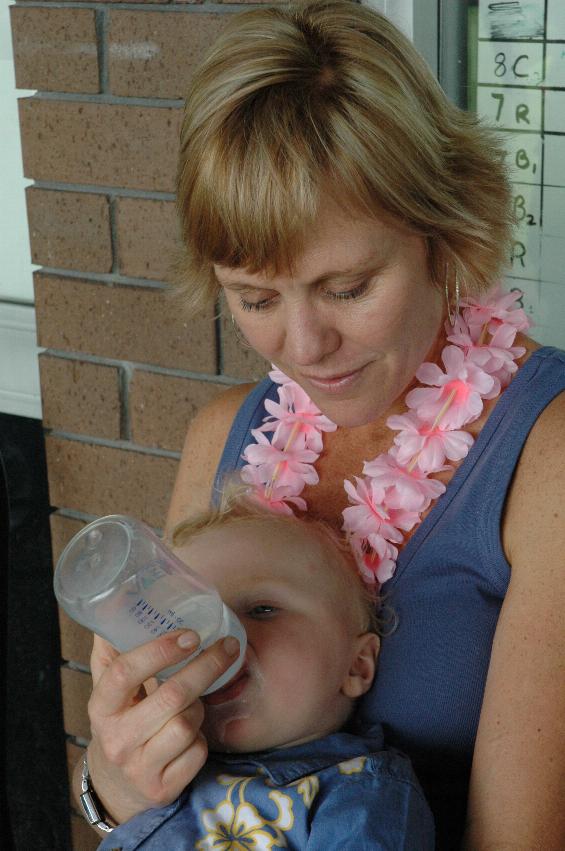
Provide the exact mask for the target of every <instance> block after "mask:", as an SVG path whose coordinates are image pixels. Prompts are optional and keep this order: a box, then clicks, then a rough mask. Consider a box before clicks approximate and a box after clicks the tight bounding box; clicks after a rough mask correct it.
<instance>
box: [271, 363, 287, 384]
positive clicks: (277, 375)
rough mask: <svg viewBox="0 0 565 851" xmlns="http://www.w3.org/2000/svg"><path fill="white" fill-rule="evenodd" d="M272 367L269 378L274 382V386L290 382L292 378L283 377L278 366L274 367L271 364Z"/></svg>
mask: <svg viewBox="0 0 565 851" xmlns="http://www.w3.org/2000/svg"><path fill="white" fill-rule="evenodd" d="M271 366H272V367H273V368H272V370H271V371H270V373H269V378H270V379H271V381H274V382H275V384H288V382H289V381H292V378H289V377H288V375H285V374H284V372H282V371H281V370H280V369H279V368H278V366H275V364H274V363H272V364H271Z"/></svg>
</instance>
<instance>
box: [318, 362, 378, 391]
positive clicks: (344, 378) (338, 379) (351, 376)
mask: <svg viewBox="0 0 565 851" xmlns="http://www.w3.org/2000/svg"><path fill="white" fill-rule="evenodd" d="M364 369H365V366H361V367H359V369H355V370H353V372H345V373H342V374H341V375H334V376H331V377H330V378H322V377H315V376H310V375H305V376H303V378H304V379H305V380H306V381H307V382H309V383H310V384H311V385H312V386H313V387H318V388H319V389H320V390H325V392H326V393H339V392H340V391H341V390H345V389H346V388H349V387H351V385H352V384H354V383H355V382H356V381H357V380H358V378H359V377H360V375H361V373H362V372H363V370H364Z"/></svg>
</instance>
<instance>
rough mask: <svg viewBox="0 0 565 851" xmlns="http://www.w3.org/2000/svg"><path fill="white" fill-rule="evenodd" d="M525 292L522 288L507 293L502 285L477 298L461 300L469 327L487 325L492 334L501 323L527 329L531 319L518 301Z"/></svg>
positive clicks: (519, 329) (517, 328)
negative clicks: (519, 305)
mask: <svg viewBox="0 0 565 851" xmlns="http://www.w3.org/2000/svg"><path fill="white" fill-rule="evenodd" d="M522 295H523V293H522V292H521V291H520V290H514V291H513V292H509V293H505V292H504V291H503V289H502V287H501V286H497V287H495V288H494V289H493V290H491V291H490V292H488V293H486V294H485V295H483V296H478V297H477V298H472V297H468V298H464V299H462V300H461V306H462V307H463V308H465V309H464V310H463V316H464V318H465V321H466V322H467V324H468V325H469V327H473V326H479V327H480V328H482V327H483V326H485V325H486V326H487V327H488V330H489V331H490V333H491V334H494V332H495V331H496V329H497V328H498V327H499V326H500V325H501V324H505V325H510V326H512V327H513V328H514V329H515V331H527V329H528V328H529V327H530V324H531V323H530V320H529V319H528V317H527V316H526V314H525V312H524V311H523V310H522V309H521V308H520V307H518V305H517V304H516V302H517V301H518V299H519V298H521V297H522Z"/></svg>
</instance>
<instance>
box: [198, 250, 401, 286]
mask: <svg viewBox="0 0 565 851" xmlns="http://www.w3.org/2000/svg"><path fill="white" fill-rule="evenodd" d="M384 265H385V262H384V261H383V259H382V257H381V256H378V257H376V256H374V257H368V258H365V259H364V260H362V261H360V262H359V263H356V264H355V265H354V266H350V267H348V268H346V269H336V270H331V271H329V272H324V273H323V274H322V275H318V277H317V278H314V279H313V280H311V281H307V282H306V284H307V286H319V285H320V284H325V283H327V282H328V281H336V280H339V279H340V278H352V277H362V276H363V275H366V274H368V273H369V272H376V271H377V270H378V269H379V268H380V267H382V266H384ZM214 276H215V278H216V282H217V283H218V284H219V285H220V286H221V287H225V288H226V289H233V290H245V289H250V288H251V289H253V288H256V289H261V290H268V289H270V286H269V284H270V282H269V281H265V282H264V283H258V282H256V281H235V280H234V281H230V280H227V281H222V280H220V278H219V277H218V275H217V273H216V270H214Z"/></svg>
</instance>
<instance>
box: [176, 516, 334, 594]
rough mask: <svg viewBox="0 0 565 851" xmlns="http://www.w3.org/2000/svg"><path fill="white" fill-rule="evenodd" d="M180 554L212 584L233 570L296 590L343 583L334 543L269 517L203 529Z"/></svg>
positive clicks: (290, 523)
mask: <svg viewBox="0 0 565 851" xmlns="http://www.w3.org/2000/svg"><path fill="white" fill-rule="evenodd" d="M182 555H184V556H185V557H187V558H188V559H189V560H192V559H196V560H197V561H198V564H197V563H196V562H195V563H194V564H193V565H191V566H193V567H194V569H195V570H198V571H199V572H201V573H202V574H203V575H207V576H209V577H210V579H211V580H212V581H214V579H215V580H216V581H218V579H220V578H222V579H223V578H225V577H226V576H227V575H228V574H229V573H232V572H233V571H234V568H235V569H236V570H237V574H238V575H239V577H240V579H243V577H244V576H249V577H251V576H257V577H259V578H263V579H267V578H269V577H273V578H283V577H284V578H285V579H286V581H288V582H294V583H295V584H296V585H297V587H302V586H304V585H306V586H307V587H312V586H316V587H318V586H320V587H325V586H328V584H329V585H334V584H335V583H336V582H338V581H339V582H340V584H341V582H342V581H343V577H342V576H340V575H339V574H341V573H342V571H343V572H345V571H346V570H347V568H346V566H345V564H343V565H340V564H339V561H340V560H341V556H340V555H339V554H338V553H337V550H336V551H335V553H334V548H333V544H332V543H331V542H330V541H329V540H328V542H327V544H326V543H325V542H323V540H322V539H321V537H320V535H319V534H317V533H316V532H314V530H313V529H310V528H308V527H307V526H306V525H305V524H304V525H302V524H300V523H299V522H297V523H294V522H286V521H284V520H280V519H270V518H269V519H263V518H261V519H255V518H241V519H237V520H235V521H232V522H227V523H225V524H222V525H218V526H215V527H212V528H209V529H206V530H203V531H201V532H199V533H198V535H196V536H195V537H194V538H192V539H190V540H189V541H188V542H187V543H186V544H185V545H184V546H183V547H182V548H181V556H182ZM336 574H337V575H336Z"/></svg>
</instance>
